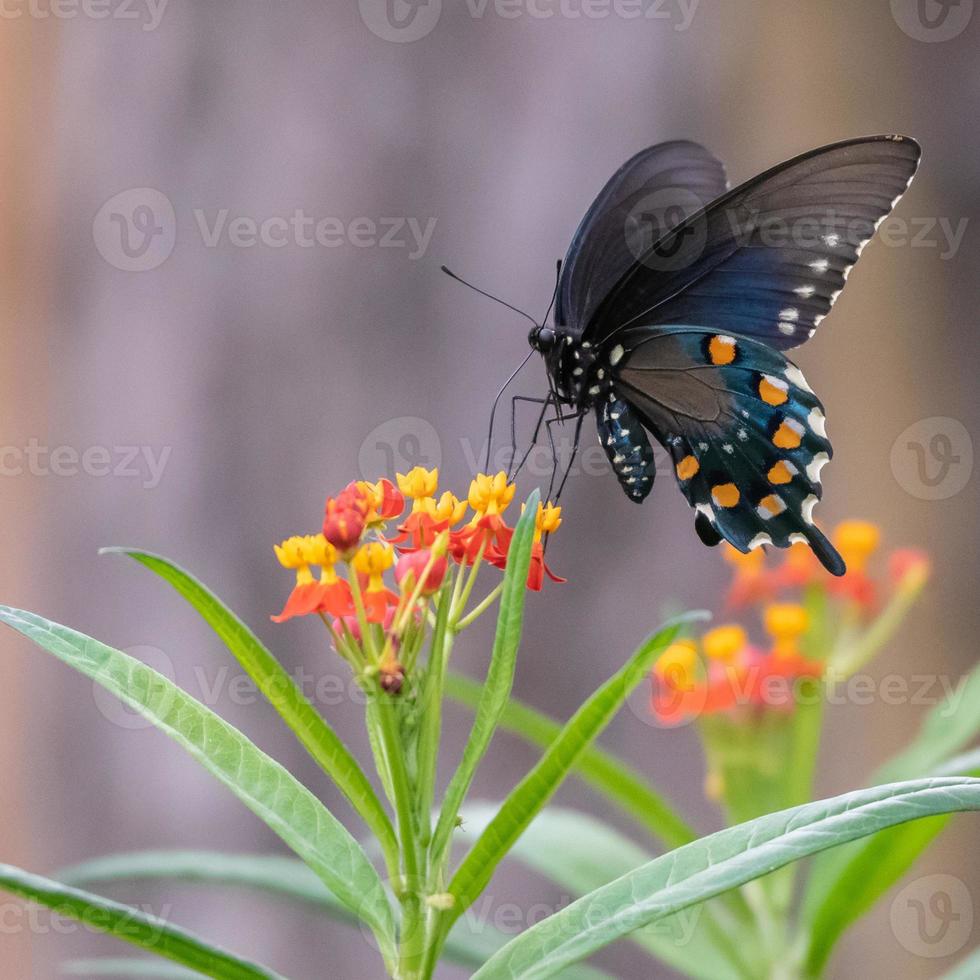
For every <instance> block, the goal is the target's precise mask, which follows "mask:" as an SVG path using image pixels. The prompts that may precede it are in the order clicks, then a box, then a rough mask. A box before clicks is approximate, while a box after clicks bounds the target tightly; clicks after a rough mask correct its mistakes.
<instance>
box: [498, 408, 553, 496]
mask: <svg viewBox="0 0 980 980" xmlns="http://www.w3.org/2000/svg"><path fill="white" fill-rule="evenodd" d="M518 402H527V403H529V404H531V405H540V406H541V411H540V413H539V414H538V421H537V422H536V423H535V426H534V432H533V433H532V434H531V443H530V445H529V446H528V447H527V451H526V452H525V453H524V455H523V456H522V457H521V461H520V463H518V464H517V466H516V467H515V466H514V461H515V460H516V459H517V403H518ZM551 403H552V399H551V395H548V397H547V398H531V397H529V396H527V395H515V396H514V397H513V398H511V400H510V445H511V449H512V450H513V456H512V457H511V461H510V462H511V468H510V470H509V472H508V473H507V479H508V480H510V481H513V480H514V478H515V477H516V476H517V474H518V473H520V471H521V470H522V469H523V467H524V464H525V463H526V462H527V460H528V457H529V456H530V455H531V451H532V450H533V449H534V447H535V446H536V445H537V442H538V436H539V435H540V434H541V426H542V425H543V424H544V417H545V415H547V414H548V408H549V406H550V405H551Z"/></svg>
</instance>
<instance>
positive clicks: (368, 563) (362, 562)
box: [351, 541, 398, 623]
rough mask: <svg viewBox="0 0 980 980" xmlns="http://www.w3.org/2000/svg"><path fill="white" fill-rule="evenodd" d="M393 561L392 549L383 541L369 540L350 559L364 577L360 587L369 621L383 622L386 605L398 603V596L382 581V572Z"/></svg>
mask: <svg viewBox="0 0 980 980" xmlns="http://www.w3.org/2000/svg"><path fill="white" fill-rule="evenodd" d="M394 562H395V552H394V549H393V548H392V547H391V545H390V544H387V543H386V542H384V541H369V542H368V543H367V544H365V545H364V546H363V547H361V548H360V549H359V550H358V551H357V553H356V554H355V555H354V557H353V559H352V560H351V565H353V567H354V569H355V571H356V572H357V573H358V574H359V575H361V576H363V577H364V578H365V579H366V581H365V583H364V585H363V586H362V589H363V593H364V594H363V599H364V611H365V613H366V614H367V619H368V622H369V623H383V622H384V621H385V617H386V614H387V612H388V607H389V606H396V605H398V596H397V595H396V594H395V593H394V592H392V591H391V589H389V588H388V587H387V586H386V585H385V583H384V573H385V572H386V571H387V570H388V569H389V568H391V566H392V565H393V564H394Z"/></svg>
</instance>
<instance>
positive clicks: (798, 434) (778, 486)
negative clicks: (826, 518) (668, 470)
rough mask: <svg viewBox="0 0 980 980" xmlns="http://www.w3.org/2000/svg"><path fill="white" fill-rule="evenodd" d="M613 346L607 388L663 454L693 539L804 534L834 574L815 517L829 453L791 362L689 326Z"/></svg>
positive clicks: (743, 546) (762, 540) (784, 539)
mask: <svg viewBox="0 0 980 980" xmlns="http://www.w3.org/2000/svg"><path fill="white" fill-rule="evenodd" d="M621 341H622V348H623V351H622V353H621V354H620V355H619V356H618V357H617V358H615V360H616V362H617V363H616V364H615V366H614V367H613V370H612V384H613V390H614V393H615V394H616V396H617V398H619V399H621V400H622V401H624V402H627V403H629V405H630V406H631V407H632V409H633V411H634V412H635V413H636V415H637V416H638V417H639V418H641V419H642V420H643V424H644V425H645V426H646V427H647V428H648V429H649V430H650V431H651V432H652V433H653V434H654V436H656V438H657V439H658V440H659V442H661V443H662V444H663V446H664V447H665V448H666V449H667V451H668V452H669V453H670V455H671V458H672V460H673V462H674V469H675V472H676V476H677V481H678V484H679V486H680V488H681V491H682V493H683V494H684V496H685V497H686V498H687V500H688V503H690V504H691V506H692V507H694V508H695V510H696V512H697V516H696V519H695V526H696V529H697V531H698V534H699V535H700V536H701V538H702V540H704V541H705V542H706V543H707V544H716V543H717V542H718V541H719V540H720V539H722V538H724V539H725V540H726V541H729V542H731V544H733V545H734V546H735V547H736V548H738V549H739V550H740V551H743V552H746V551H749V550H750V549H752V548H756V547H758V546H760V545H763V544H773V545H776V546H777V547H780V548H785V547H788V546H789V545H790V544H792V543H794V542H796V541H801V540H805V541H807V542H808V543H809V544H810V546H811V548H813V551H814V553H815V554H816V555H817V557H818V558H819V559H820V561H821V562H822V563H823V564H824V566H825V567H826V568H827V569H828V570H829V571H831V572H833V573H834V574H835V575H842V574H843V573H844V571H845V568H844V562H843V560H842V559H841V557H840V555H839V554H838V553H837V552H836V551H835V550H834V548H833V546H832V545H831V544H830V542H829V541H828V540H827V538H826V537H825V536H824V535H823V534H822V533H821V531H820V530H819V529H818V528H817V527H816V526H815V525H814V523H813V508H814V505H815V504H816V502H817V501H818V500H819V498H820V496H821V487H820V470H821V468H822V467H823V465H824V464H825V463H826V462H827V461H828V460H829V459H830V457H831V455H832V452H833V450H832V449H831V445H830V442H829V440H828V439H827V434H826V431H825V427H824V414H823V407H822V405H821V404H820V402H819V400H818V399H817V397H816V396H815V395H814V393H813V391H812V390H811V389H810V387H809V386H808V385H807V383H806V380H805V379H804V377H803V374H802V372H801V371H800V370H799V368H797V367H796V366H795V365H794V364H792V363H791V362H790V361H789V360H787V359H786V357H785V356H784V355H783V354H781V353H780V352H779V351H777V350H775V349H773V348H772V347H770V346H769V345H767V344H764V343H761V342H759V341H757V340H753V339H751V338H748V337H742V336H733V335H727V334H715V333H712V332H709V331H705V330H702V329H700V328H698V327H688V326H669V327H656V328H649V327H645V328H637V329H634V330H631V331H628V332H627V333H625V334H624V335H623V336H622V338H621Z"/></svg>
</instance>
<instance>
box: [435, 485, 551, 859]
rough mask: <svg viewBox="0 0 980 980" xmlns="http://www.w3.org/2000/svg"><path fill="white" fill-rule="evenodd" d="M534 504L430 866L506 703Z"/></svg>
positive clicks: (514, 547)
mask: <svg viewBox="0 0 980 980" xmlns="http://www.w3.org/2000/svg"><path fill="white" fill-rule="evenodd" d="M539 500H540V494H539V493H538V491H537V490H535V491H534V492H533V493H532V494H531V496H530V497H529V498H528V501H527V504H526V506H525V508H524V513H523V514H521V518H520V520H519V521H518V522H517V527H516V528H515V529H514V536H513V538H512V539H511V542H510V549H509V551H508V553H507V569H506V571H505V572H504V582H503V590H502V591H501V593H500V609H499V611H498V613H497V632H496V634H495V635H494V640H493V651H492V653H491V656H490V666H489V668H488V670H487V679H486V682H485V684H484V685H483V695H482V696H481V698H480V701H479V704H478V705H477V708H476V716H475V718H474V719H473V727H472V729H471V730H470V735H469V738H468V739H467V742H466V747H465V748H464V749H463V758H462V760H461V761H460V763H459V766H458V767H457V769H456V772H455V773H453V777H452V779H451V780H450V782H449V787H448V788H447V790H446V795H445V798H444V799H443V802H442V807H441V809H440V811H439V820H438V822H437V823H436V829H435V832H434V834H433V837H432V846H431V853H432V855H433V859H434V860H433V864H435V865H438V864H439V863H440V859H441V857H442V855H443V854H445V852H446V849H447V848H448V847H449V846H450V843H451V840H452V832H453V828H454V827H455V826H456V818H457V816H458V815H459V809H460V807H461V806H462V804H463V800H464V799H465V798H466V794H467V792H468V791H469V788H470V784H471V783H472V782H473V777H474V776H475V775H476V770H477V767H478V766H479V764H480V762H481V760H482V759H483V757H484V755H486V751H487V747H488V746H489V745H490V740H491V739H492V738H493V733H494V732H495V731H496V728H497V724H498V723H499V721H500V716H501V715H502V714H503V712H504V709H505V708H506V707H507V702H508V700H509V699H510V692H511V688H512V687H513V684H514V666H515V664H516V662H517V649H518V647H519V646H520V643H521V632H522V629H523V625H524V597H525V595H526V594H527V571H528V568H529V567H530V564H531V548H532V546H533V544H534V524H535V520H536V518H537V513H538V502H539Z"/></svg>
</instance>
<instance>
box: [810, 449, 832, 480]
mask: <svg viewBox="0 0 980 980" xmlns="http://www.w3.org/2000/svg"><path fill="white" fill-rule="evenodd" d="M829 461H830V456H828V455H827V453H817V454H816V456H814V457H813V459H812V460H810V462H809V464H808V465H807V468H806V475H807V478H808V479H809V481H810V482H811V483H819V482H820V471H821V470H822V469H823V468H824V467H825V466H826V465H827V463H828V462H829Z"/></svg>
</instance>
